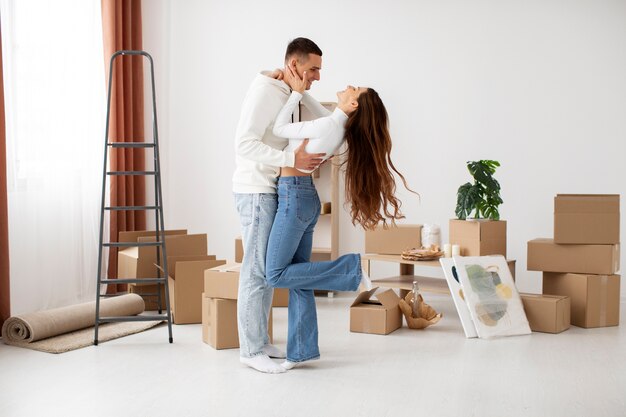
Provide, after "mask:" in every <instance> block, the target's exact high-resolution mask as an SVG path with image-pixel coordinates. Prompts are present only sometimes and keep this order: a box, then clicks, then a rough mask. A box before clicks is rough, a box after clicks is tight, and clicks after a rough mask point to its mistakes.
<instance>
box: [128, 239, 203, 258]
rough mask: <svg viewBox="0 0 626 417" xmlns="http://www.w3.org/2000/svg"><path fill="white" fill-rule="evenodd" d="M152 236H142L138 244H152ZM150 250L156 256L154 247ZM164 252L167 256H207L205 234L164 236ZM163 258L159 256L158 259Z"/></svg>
mask: <svg viewBox="0 0 626 417" xmlns="http://www.w3.org/2000/svg"><path fill="white" fill-rule="evenodd" d="M155 240H156V238H155V237H154V236H144V237H139V238H138V239H137V241H138V242H154V241H155ZM149 248H151V249H152V250H153V251H154V253H155V254H156V248H155V247H149ZM165 250H166V252H167V256H168V257H169V256H204V255H206V254H207V235H206V233H202V234H196V235H173V236H165ZM162 258H163V256H162V254H161V256H160V259H162Z"/></svg>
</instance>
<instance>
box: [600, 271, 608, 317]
mask: <svg viewBox="0 0 626 417" xmlns="http://www.w3.org/2000/svg"><path fill="white" fill-rule="evenodd" d="M608 286H609V276H608V275H601V276H600V323H599V324H600V327H605V326H606V305H607V304H608V302H607V301H608V299H609V297H608Z"/></svg>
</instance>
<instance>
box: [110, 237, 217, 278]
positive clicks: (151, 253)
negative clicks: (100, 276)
mask: <svg viewBox="0 0 626 417" xmlns="http://www.w3.org/2000/svg"><path fill="white" fill-rule="evenodd" d="M186 234H187V230H166V231H165V236H166V238H167V237H168V236H180V235H186ZM154 236H155V231H154V230H143V231H135V232H119V234H118V242H138V241H139V239H140V238H144V237H154ZM204 253H205V254H206V252H204ZM155 262H156V248H155V247H153V246H141V247H137V246H133V247H128V248H119V250H118V252H117V277H118V278H156V277H157V269H156V267H155V266H154V263H155Z"/></svg>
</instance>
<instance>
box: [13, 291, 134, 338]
mask: <svg viewBox="0 0 626 417" xmlns="http://www.w3.org/2000/svg"><path fill="white" fill-rule="evenodd" d="M144 309H145V304H144V301H143V299H142V298H141V296H139V295H138V294H125V295H120V296H118V297H111V298H105V299H103V300H101V301H100V316H101V317H111V316H134V315H136V314H140V313H142V312H143V311H144ZM95 323H96V302H95V301H91V302H87V303H82V304H76V305H71V306H67V307H60V308H55V309H51V310H44V311H37V312H34V313H27V314H20V315H18V316H14V317H10V318H9V319H8V320H6V321H5V322H4V325H3V326H2V337H3V339H5V342H6V343H8V344H12V343H17V344H23V343H30V342H35V341H37V340H42V339H46V338H48V337H53V336H58V335H61V334H64V333H68V332H73V331H75V330H80V329H84V328H87V327H91V326H93V325H95Z"/></svg>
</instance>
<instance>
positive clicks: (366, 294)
mask: <svg viewBox="0 0 626 417" xmlns="http://www.w3.org/2000/svg"><path fill="white" fill-rule="evenodd" d="M377 289H378V287H374V288H372V289H371V290H369V291H363V292H362V293H360V294H359V295H357V296H356V298H355V299H354V302H353V303H352V305H350V307H354V306H357V305H359V304H361V303H364V302H366V301H369V299H370V297H371V296H372V295H373V294H374V293H375V292H376V290H377Z"/></svg>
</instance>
